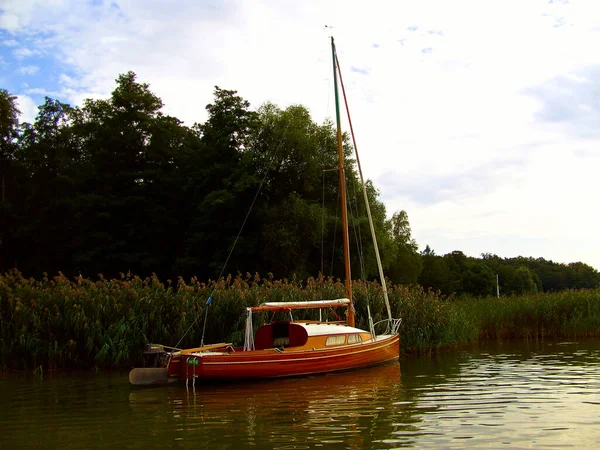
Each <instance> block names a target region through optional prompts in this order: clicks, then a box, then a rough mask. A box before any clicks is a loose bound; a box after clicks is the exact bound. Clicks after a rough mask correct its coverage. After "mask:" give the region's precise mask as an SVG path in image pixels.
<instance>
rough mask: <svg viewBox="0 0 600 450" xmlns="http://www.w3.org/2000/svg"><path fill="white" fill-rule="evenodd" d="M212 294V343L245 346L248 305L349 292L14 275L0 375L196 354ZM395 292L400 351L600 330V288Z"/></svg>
mask: <svg viewBox="0 0 600 450" xmlns="http://www.w3.org/2000/svg"><path fill="white" fill-rule="evenodd" d="M213 290H214V300H213V302H212V304H211V306H210V309H209V314H208V316H207V317H208V319H207V322H206V336H205V337H206V342H210V343H214V342H224V341H227V342H233V343H235V344H241V343H242V342H243V336H244V334H243V327H244V319H245V315H244V311H245V308H246V307H248V306H253V305H257V304H259V303H262V302H265V301H281V300H283V299H285V300H290V301H302V300H315V299H321V298H337V297H340V296H343V295H344V285H343V283H341V282H340V281H339V280H334V279H332V278H317V279H315V278H309V279H308V280H305V281H297V280H273V279H271V278H261V277H259V276H258V275H250V274H247V275H246V276H244V277H242V276H237V277H235V278H232V277H228V278H226V279H221V280H220V281H219V282H215V281H211V282H208V283H200V282H198V281H197V280H195V279H193V280H191V281H190V282H187V283H186V282H184V280H183V279H181V278H180V279H179V280H177V282H175V283H172V282H171V281H167V282H166V283H165V284H163V283H161V282H160V281H159V280H158V279H157V278H156V277H150V278H146V279H140V278H138V277H130V278H127V277H125V276H122V277H121V278H118V279H104V278H100V279H99V280H97V281H90V280H88V279H85V278H82V277H76V278H74V279H69V278H67V277H65V276H63V275H58V276H56V277H53V278H48V277H43V278H42V279H41V280H39V281H36V280H33V279H27V278H23V277H22V276H21V274H20V273H18V272H16V271H12V272H10V273H8V274H6V275H5V276H0V368H21V369H32V368H35V367H38V366H40V365H41V366H43V367H44V369H48V368H61V367H93V366H95V367H98V368H103V367H131V366H132V365H136V364H139V363H140V362H141V361H140V359H141V349H142V347H143V345H144V344H146V343H148V342H156V343H162V344H165V345H171V346H174V345H176V344H177V343H178V342H179V340H180V338H182V337H184V336H185V337H184V339H183V340H182V341H181V342H180V344H179V345H180V346H181V347H195V346H197V345H198V343H199V342H200V339H201V336H202V329H203V326H204V311H203V308H204V307H205V303H206V299H207V298H208V296H209V295H210V293H211V292H213ZM353 291H354V299H355V303H356V309H357V318H358V325H359V326H360V327H363V328H367V323H366V317H367V313H366V309H367V304H368V305H369V306H370V308H371V311H374V312H375V317H374V320H375V321H378V320H380V319H382V318H383V317H382V316H381V314H382V313H383V312H384V311H385V308H384V306H383V296H382V291H381V286H380V285H379V284H378V283H376V282H360V281H357V282H354V284H353ZM389 294H390V302H391V306H392V311H393V314H394V316H395V317H401V318H402V327H401V330H400V333H401V351H402V353H410V352H422V351H431V350H434V349H437V348H441V347H447V346H453V345H460V344H464V343H467V342H473V341H477V340H478V339H503V338H528V339H539V338H558V337H577V336H590V335H597V334H598V332H599V331H600V290H599V289H593V290H579V291H572V290H569V291H563V292H560V293H546V294H527V295H524V296H509V297H502V298H500V299H497V298H493V297H488V298H484V299H477V298H461V299H453V298H452V297H451V298H446V297H443V296H441V295H439V294H436V293H434V292H433V291H424V290H422V289H421V288H419V287H414V286H413V287H408V286H402V285H392V286H390V287H389ZM263 314H264V315H260V314H257V315H255V317H254V319H255V326H258V325H260V324H261V323H262V322H264V321H266V320H268V319H269V317H268V316H267V315H266V314H267V313H263ZM338 314H341V312H339V311H338ZM329 318H330V320H337V317H336V316H334V315H331V316H330V317H329ZM196 319H198V320H197V321H196ZM191 325H193V326H191ZM188 329H189V333H188V334H186V333H185V332H186V330H188Z"/></svg>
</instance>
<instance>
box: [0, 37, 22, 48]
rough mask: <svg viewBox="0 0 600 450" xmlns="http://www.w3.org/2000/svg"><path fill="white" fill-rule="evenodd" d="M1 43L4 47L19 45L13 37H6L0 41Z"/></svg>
mask: <svg viewBox="0 0 600 450" xmlns="http://www.w3.org/2000/svg"><path fill="white" fill-rule="evenodd" d="M2 45H5V46H6V47H16V46H17V45H19V43H18V42H17V41H15V40H14V39H6V40H4V41H2Z"/></svg>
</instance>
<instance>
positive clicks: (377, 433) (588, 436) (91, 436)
mask: <svg viewBox="0 0 600 450" xmlns="http://www.w3.org/2000/svg"><path fill="white" fill-rule="evenodd" d="M323 447H325V448H356V449H359V448H398V447H417V448H464V447H486V448H511V449H512V448H532V447H537V448H553V447H572V448H596V447H600V340H591V341H581V342H562V343H559V342H544V343H542V342H529V343H526V342H516V343H515V342H505V343H494V344H487V345H482V346H478V347H474V348H469V349H464V350H459V351H452V352H445V353H441V354H437V355H430V356H421V357H416V358H405V359H402V361H401V363H400V364H388V365H385V366H381V367H375V368H371V369H365V370H359V371H354V372H345V373H341V374H329V375H321V376H314V377H310V378H297V379H287V380H277V381H265V382H252V383H245V384H239V385H196V386H195V388H193V387H192V386H191V385H190V386H189V388H188V389H186V387H185V384H182V385H175V386H169V387H153V388H146V389H139V388H138V389H134V388H131V387H130V386H129V384H128V380H127V372H110V373H105V372H89V373H82V372H74V373H52V374H44V376H43V377H42V378H41V379H40V378H39V377H36V376H34V375H32V374H25V373H10V374H4V375H0V448H40V449H80V448H129V449H136V448H140V449H141V448H144V449H148V448H176V449H187V448H190V449H192V448H194V449H197V448H215V449H226V448H236V449H237V448H280V449H302V448H323Z"/></svg>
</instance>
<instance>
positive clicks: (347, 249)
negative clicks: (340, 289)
mask: <svg viewBox="0 0 600 450" xmlns="http://www.w3.org/2000/svg"><path fill="white" fill-rule="evenodd" d="M331 55H332V58H333V84H334V87H335V119H336V122H337V149H338V164H339V172H340V197H341V201H342V231H343V238H344V267H345V269H346V296H347V297H348V298H349V299H350V303H349V304H348V310H347V311H348V312H347V316H348V319H347V322H348V325H349V326H351V327H353V326H354V305H353V303H352V275H351V273H350V238H349V236H348V209H347V207H346V176H345V172H344V150H343V148H342V126H341V123H340V122H341V121H340V105H339V96H338V82H337V69H336V54H335V43H334V42H333V36H331Z"/></svg>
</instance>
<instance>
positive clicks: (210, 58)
mask: <svg viewBox="0 0 600 450" xmlns="http://www.w3.org/2000/svg"><path fill="white" fill-rule="evenodd" d="M325 25H327V26H328V27H325ZM332 34H333V35H334V36H335V41H336V45H337V51H338V56H339V60H340V66H341V69H342V73H343V77H344V82H345V84H346V90H347V93H348V101H349V105H350V110H351V112H352V122H353V125H354V129H355V133H356V139H357V144H358V148H359V151H360V157H361V162H362V165H363V171H364V173H365V176H366V177H367V178H370V179H371V180H373V182H374V184H375V186H376V187H377V188H378V189H379V190H380V194H381V199H382V200H383V201H384V203H385V204H386V207H387V211H388V215H389V216H391V214H393V213H394V212H396V211H399V210H405V211H406V212H407V213H408V217H409V220H410V224H411V228H412V234H413V238H414V239H415V240H416V241H417V243H418V245H419V247H420V249H421V250H423V249H424V248H425V246H426V245H429V246H430V248H432V249H433V250H434V251H435V253H436V254H440V255H441V254H445V253H448V252H451V251H454V250H461V251H463V252H464V253H465V254H467V255H469V256H476V257H477V256H480V255H481V254H482V253H492V254H496V255H498V256H501V257H505V258H506V257H515V256H525V257H534V258H539V257H542V258H545V259H547V260H552V261H555V262H559V263H570V262H577V261H581V262H584V263H586V264H589V265H591V266H593V267H595V268H596V269H600V233H599V232H598V231H597V226H598V224H600V208H599V202H598V194H599V192H600V189H598V187H599V186H600V184H599V182H598V175H597V172H598V169H599V168H600V147H599V144H600V51H598V49H599V48H600V4H599V3H598V2H597V1H594V0H589V1H583V0H581V1H577V0H570V1H568V0H550V1H548V0H527V1H524V0H503V1H488V0H471V1H466V0H453V1H445V0H439V1H433V0H418V1H416V0H415V1H406V0H405V1H403V0H397V1H377V0H369V1H368V2H367V1H364V0H362V1H349V0H346V1H327V0H303V1H294V2H292V1H285V0H223V1H217V0H198V1H176V0H172V1H167V0H164V1H159V0H113V1H110V0H108V1H105V0H1V1H0V88H4V89H7V90H9V92H11V93H12V94H14V95H17V96H18V102H19V108H20V109H21V111H22V117H21V120H22V121H32V120H34V117H35V114H36V110H37V105H39V104H41V103H42V101H43V98H44V96H46V95H47V96H50V97H52V98H56V99H59V100H61V101H64V102H67V103H70V104H71V105H80V104H82V101H83V100H84V99H86V98H105V97H108V96H109V95H110V92H111V91H112V89H114V87H115V79H116V78H117V76H118V75H119V74H120V73H124V72H126V71H128V70H133V71H134V72H135V73H136V74H137V75H138V80H139V81H141V82H146V83H149V84H150V88H151V90H152V91H153V92H154V93H156V94H157V95H158V96H159V97H160V98H161V99H162V100H163V102H164V104H165V107H164V111H165V113H167V114H171V115H173V116H175V117H177V118H179V119H181V120H183V121H184V122H185V123H186V124H188V125H192V124H193V123H194V122H203V121H204V120H206V117H207V115H206V111H205V109H204V107H205V105H206V104H208V103H210V102H211V101H212V99H213V90H214V86H216V85H218V86H219V87H221V88H224V89H234V90H237V91H238V93H239V95H241V96H242V97H244V98H245V99H247V100H249V101H250V103H251V105H252V107H253V108H258V107H259V106H260V105H261V104H262V103H264V102H267V101H270V102H274V103H275V104H277V105H278V106H280V107H282V108H285V107H287V106H289V105H293V104H302V105H304V106H306V107H308V108H309V110H310V111H311V114H312V117H313V119H314V120H315V121H317V122H319V123H321V122H322V121H323V120H325V118H327V117H329V118H333V117H334V114H335V112H334V105H333V80H332V78H333V76H332V69H331V50H330V44H329V36H331V35H332ZM343 126H345V124H344V125H343ZM346 130H347V128H346Z"/></svg>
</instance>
